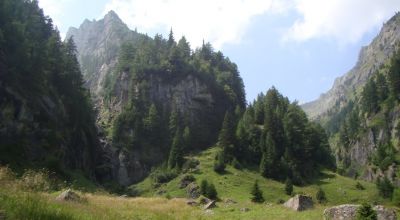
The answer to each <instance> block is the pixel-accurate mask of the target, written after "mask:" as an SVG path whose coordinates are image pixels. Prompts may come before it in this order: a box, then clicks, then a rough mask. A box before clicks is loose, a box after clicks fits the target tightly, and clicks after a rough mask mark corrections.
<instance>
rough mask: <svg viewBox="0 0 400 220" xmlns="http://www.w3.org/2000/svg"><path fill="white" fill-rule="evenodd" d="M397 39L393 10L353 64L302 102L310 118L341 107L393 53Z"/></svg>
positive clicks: (399, 18) (398, 24)
mask: <svg viewBox="0 0 400 220" xmlns="http://www.w3.org/2000/svg"><path fill="white" fill-rule="evenodd" d="M399 42H400V13H396V15H395V16H393V17H392V18H391V19H390V20H388V21H387V22H386V23H385V24H384V25H383V27H382V29H381V31H380V33H379V34H378V36H376V37H375V38H374V40H373V41H372V42H371V43H370V45H368V46H365V47H362V48H361V50H360V53H359V58H358V61H357V63H356V65H355V66H354V67H353V68H352V69H351V70H350V71H349V72H348V73H346V74H345V75H344V76H341V77H339V78H337V79H336V80H335V82H334V84H333V86H332V88H331V89H330V90H329V91H328V92H327V93H324V94H322V95H321V96H320V97H319V98H318V99H317V100H315V101H312V102H309V103H306V104H304V105H302V108H303V109H304V110H305V111H306V113H307V114H308V115H309V117H311V118H318V117H321V116H323V115H324V114H325V113H327V111H328V110H330V109H332V108H333V107H337V108H339V109H340V108H341V107H342V106H343V105H344V103H346V102H347V101H348V100H349V99H351V98H352V96H353V94H354V92H356V91H357V88H360V87H361V86H363V85H364V84H365V83H366V82H367V80H368V79H369V78H370V77H371V76H372V75H373V74H374V73H375V71H376V70H377V68H379V66H381V65H382V64H384V63H385V62H386V60H387V59H388V58H389V57H390V56H391V55H392V54H393V53H394V52H395V49H396V44H398V43H399Z"/></svg>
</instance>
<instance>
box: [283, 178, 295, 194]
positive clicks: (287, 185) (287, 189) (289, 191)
mask: <svg viewBox="0 0 400 220" xmlns="http://www.w3.org/2000/svg"><path fill="white" fill-rule="evenodd" d="M285 193H286V195H289V196H291V195H292V194H293V183H292V180H291V179H289V178H288V179H286V182H285Z"/></svg>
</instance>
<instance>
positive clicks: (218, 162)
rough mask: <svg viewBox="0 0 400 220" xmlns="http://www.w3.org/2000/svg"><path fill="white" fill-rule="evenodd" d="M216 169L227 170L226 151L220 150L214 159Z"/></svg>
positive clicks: (221, 171)
mask: <svg viewBox="0 0 400 220" xmlns="http://www.w3.org/2000/svg"><path fill="white" fill-rule="evenodd" d="M214 171H215V172H217V173H223V172H224V171H225V153H224V151H220V152H218V153H217V155H216V158H215V161H214Z"/></svg>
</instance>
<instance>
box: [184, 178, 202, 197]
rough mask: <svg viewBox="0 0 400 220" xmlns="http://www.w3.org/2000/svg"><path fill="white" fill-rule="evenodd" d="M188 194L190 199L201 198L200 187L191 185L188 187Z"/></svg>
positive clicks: (194, 184)
mask: <svg viewBox="0 0 400 220" xmlns="http://www.w3.org/2000/svg"><path fill="white" fill-rule="evenodd" d="M186 193H187V196H188V197H189V198H192V199H197V198H199V196H200V187H199V186H198V185H197V184H196V183H195V182H193V183H190V184H189V185H188V186H187V187H186Z"/></svg>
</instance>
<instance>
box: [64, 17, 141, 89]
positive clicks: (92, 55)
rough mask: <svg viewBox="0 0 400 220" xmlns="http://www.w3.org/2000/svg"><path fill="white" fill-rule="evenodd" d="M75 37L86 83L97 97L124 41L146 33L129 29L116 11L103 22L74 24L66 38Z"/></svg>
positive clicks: (136, 38)
mask: <svg viewBox="0 0 400 220" xmlns="http://www.w3.org/2000/svg"><path fill="white" fill-rule="evenodd" d="M70 37H73V39H74V42H75V44H76V47H77V51H78V60H79V63H80V65H81V71H82V74H83V77H84V80H85V86H86V87H87V88H88V89H90V91H91V93H92V95H94V96H97V95H98V94H99V92H100V91H101V89H102V83H103V81H104V77H105V75H106V74H107V73H108V72H109V71H110V70H112V69H113V68H114V67H115V64H116V62H117V57H118V52H119V49H120V47H121V44H122V43H123V42H126V41H131V42H135V41H138V40H139V39H140V38H144V37H145V36H144V35H142V34H139V33H137V32H134V31H131V30H129V28H128V26H127V25H126V24H124V23H123V22H122V21H121V19H120V18H119V17H118V15H117V14H116V13H115V12H114V11H110V12H109V13H108V14H106V15H105V16H104V18H103V19H101V20H99V21H95V20H93V21H89V20H87V19H86V20H85V21H84V22H83V23H82V25H81V26H80V27H79V28H74V27H71V28H70V29H69V30H68V32H67V35H66V39H69V38H70Z"/></svg>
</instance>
